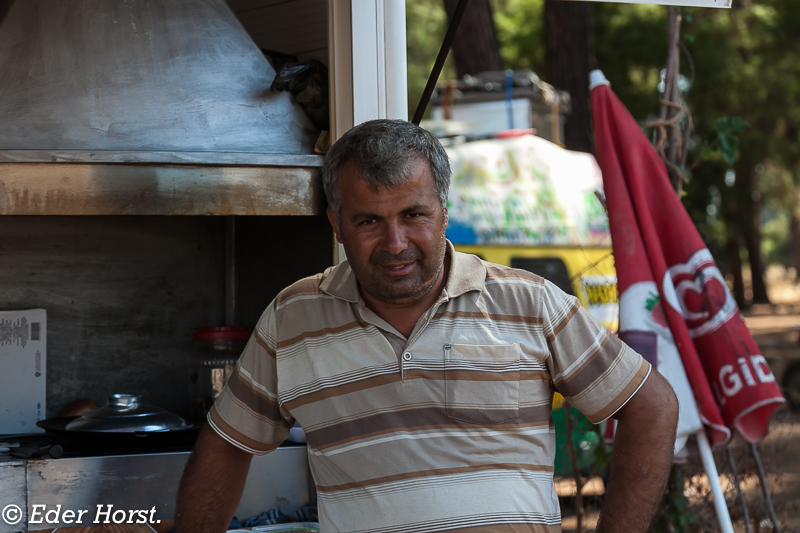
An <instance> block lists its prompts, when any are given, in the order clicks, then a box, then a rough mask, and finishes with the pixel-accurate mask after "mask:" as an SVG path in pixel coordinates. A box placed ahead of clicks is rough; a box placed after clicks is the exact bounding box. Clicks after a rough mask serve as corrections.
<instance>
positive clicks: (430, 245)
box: [328, 158, 447, 305]
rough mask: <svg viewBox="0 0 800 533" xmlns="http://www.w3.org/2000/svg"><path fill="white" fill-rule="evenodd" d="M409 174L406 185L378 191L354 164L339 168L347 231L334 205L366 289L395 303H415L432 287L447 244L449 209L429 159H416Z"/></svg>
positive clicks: (332, 218) (341, 236)
mask: <svg viewBox="0 0 800 533" xmlns="http://www.w3.org/2000/svg"><path fill="white" fill-rule="evenodd" d="M408 177H409V180H408V183H406V184H405V185H403V186H402V187H399V188H396V189H386V188H381V189H380V190H378V191H377V192H375V191H372V190H370V188H369V187H368V186H367V184H366V183H365V182H364V181H362V180H361V179H360V178H359V176H358V173H357V171H356V166H355V164H353V163H350V164H348V165H346V166H345V167H344V168H343V169H342V171H341V172H340V173H339V196H340V198H341V199H342V201H341V211H340V213H339V216H340V224H341V225H340V227H341V231H338V228H337V224H336V218H335V215H334V213H333V212H332V211H331V210H330V209H329V210H328V219H329V220H330V221H331V224H332V225H333V227H334V230H335V231H336V238H337V240H338V241H339V242H340V243H342V244H343V245H344V249H345V252H346V253H347V259H348V261H349V263H350V267H351V268H352V269H353V272H354V273H355V275H356V279H358V282H359V284H360V285H361V289H362V290H364V291H366V292H367V293H369V295H371V296H373V297H374V298H376V299H377V300H380V301H381V302H384V303H387V304H393V305H407V304H412V303H414V302H416V301H417V300H419V299H420V298H422V297H423V296H425V295H426V294H427V293H428V291H430V289H431V287H432V286H433V285H434V283H435V282H436V279H437V277H438V275H439V272H440V270H441V268H442V261H443V260H444V254H445V248H446V244H445V228H446V227H447V214H446V213H443V212H442V206H441V204H440V203H439V198H438V196H437V195H436V190H435V188H434V185H433V174H432V173H431V170H430V166H429V165H428V162H427V161H426V160H425V159H424V158H418V159H417V160H415V161H414V163H413V164H412V165H411V167H410V171H409V176H408Z"/></svg>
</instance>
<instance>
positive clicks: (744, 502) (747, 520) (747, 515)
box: [728, 446, 750, 533]
mask: <svg viewBox="0 0 800 533" xmlns="http://www.w3.org/2000/svg"><path fill="white" fill-rule="evenodd" d="M728 464H730V465H731V472H733V482H734V483H735V484H736V492H737V493H738V494H739V501H741V502H742V509H743V510H744V530H745V533H750V511H748V509H747V500H746V499H745V497H744V492H742V484H741V483H740V482H739V471H738V469H737V468H736V461H735V460H734V458H733V451H732V450H731V448H730V446H728Z"/></svg>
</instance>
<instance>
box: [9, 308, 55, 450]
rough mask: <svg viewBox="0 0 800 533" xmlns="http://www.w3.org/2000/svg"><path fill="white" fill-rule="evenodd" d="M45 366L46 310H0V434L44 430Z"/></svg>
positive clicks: (39, 431)
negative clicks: (40, 424)
mask: <svg viewBox="0 0 800 533" xmlns="http://www.w3.org/2000/svg"><path fill="white" fill-rule="evenodd" d="M46 370H47V311H45V310H44V309H26V310H23V311H0V434H4V433H41V432H42V431H43V430H41V429H39V428H38V427H37V426H36V422H37V421H38V420H42V419H43V418H44V417H45V412H46V409H45V399H46V394H47V390H46V386H45V384H46V382H47V372H46Z"/></svg>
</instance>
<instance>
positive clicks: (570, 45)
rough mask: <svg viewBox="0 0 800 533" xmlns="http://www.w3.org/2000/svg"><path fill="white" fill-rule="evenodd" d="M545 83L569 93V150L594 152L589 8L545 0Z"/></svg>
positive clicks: (593, 59) (577, 3) (566, 130)
mask: <svg viewBox="0 0 800 533" xmlns="http://www.w3.org/2000/svg"><path fill="white" fill-rule="evenodd" d="M544 41H545V75H546V78H545V81H547V82H548V83H550V84H551V85H553V86H555V87H556V88H557V89H563V90H565V91H568V92H569V94H570V101H571V107H572V111H571V113H570V116H569V119H568V120H567V124H566V127H565V128H564V144H565V145H566V147H567V148H569V149H570V150H578V151H581V152H593V151H594V143H593V137H592V117H591V110H590V109H589V72H590V71H591V70H592V69H593V68H594V67H595V64H596V60H595V57H594V43H593V40H592V23H591V16H590V12H589V5H588V4H587V3H586V2H564V1H562V0H545V3H544Z"/></svg>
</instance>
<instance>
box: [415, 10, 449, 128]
mask: <svg viewBox="0 0 800 533" xmlns="http://www.w3.org/2000/svg"><path fill="white" fill-rule="evenodd" d="M446 32H447V13H446V12H445V10H444V4H443V3H442V0H407V1H406V46H407V54H408V113H409V115H413V114H414V111H415V110H416V108H417V104H418V103H419V99H420V97H421V96H422V91H423V90H424V89H425V84H426V83H427V82H428V76H430V73H431V69H432V68H433V64H434V62H435V61H436V56H437V54H438V53H439V48H440V47H441V46H442V41H443V40H444V35H445V33H446ZM455 72H456V71H455V67H454V66H453V60H452V58H451V57H448V58H447V61H446V62H445V65H444V69H443V70H442V75H441V77H440V79H445V80H446V79H453V78H454V77H455ZM426 115H427V116H430V107H429V108H428V111H427V113H426Z"/></svg>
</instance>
